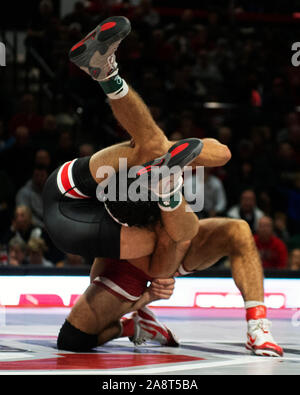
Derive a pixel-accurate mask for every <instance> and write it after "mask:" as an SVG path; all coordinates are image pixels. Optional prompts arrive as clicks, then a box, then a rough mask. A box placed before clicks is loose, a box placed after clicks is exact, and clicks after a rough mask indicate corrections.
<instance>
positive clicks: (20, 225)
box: [2, 205, 42, 245]
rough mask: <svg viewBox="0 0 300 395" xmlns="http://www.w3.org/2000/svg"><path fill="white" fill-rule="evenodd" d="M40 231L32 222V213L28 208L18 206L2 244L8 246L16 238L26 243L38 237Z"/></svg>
mask: <svg viewBox="0 0 300 395" xmlns="http://www.w3.org/2000/svg"><path fill="white" fill-rule="evenodd" d="M41 234H42V229H41V228H40V227H38V226H36V225H34V224H33V222H32V212H31V210H30V208H29V207H28V206H25V205H20V206H17V207H16V209H15V214H14V218H13V220H12V223H11V226H10V229H9V230H8V231H7V232H6V234H5V235H4V237H3V239H2V243H3V244H6V245H8V243H9V241H10V240H11V239H12V238H13V237H15V236H17V237H18V238H19V239H20V240H23V241H24V242H25V243H27V242H28V241H29V240H30V239H31V238H32V237H40V236H41Z"/></svg>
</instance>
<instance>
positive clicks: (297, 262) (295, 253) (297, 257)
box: [289, 248, 300, 271]
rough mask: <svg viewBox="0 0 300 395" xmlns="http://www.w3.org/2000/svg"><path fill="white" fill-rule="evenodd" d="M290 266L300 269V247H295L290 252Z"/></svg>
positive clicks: (292, 268) (293, 268)
mask: <svg viewBox="0 0 300 395" xmlns="http://www.w3.org/2000/svg"><path fill="white" fill-rule="evenodd" d="M289 258H290V262H289V268H290V269H291V270H298V271H300V248H295V249H294V250H292V251H291V252H290V257H289Z"/></svg>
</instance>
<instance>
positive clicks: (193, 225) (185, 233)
mask: <svg viewBox="0 0 300 395" xmlns="http://www.w3.org/2000/svg"><path fill="white" fill-rule="evenodd" d="M160 214H161V222H162V225H163V226H164V229H165V230H166V232H167V234H168V235H169V236H170V238H171V239H172V240H173V241H174V242H176V243H181V242H184V241H188V240H192V239H193V238H194V237H195V236H196V234H197V233H198V229H199V219H198V217H197V215H196V214H195V213H194V212H193V211H192V210H191V209H190V207H189V204H188V203H187V202H186V201H185V198H184V197H182V203H181V205H180V206H179V207H177V208H176V210H174V211H163V210H161V212H160ZM157 237H161V235H157Z"/></svg>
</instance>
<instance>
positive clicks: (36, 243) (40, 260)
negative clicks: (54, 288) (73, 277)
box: [27, 237, 54, 267]
mask: <svg viewBox="0 0 300 395" xmlns="http://www.w3.org/2000/svg"><path fill="white" fill-rule="evenodd" d="M27 246H28V261H29V264H30V265H37V266H42V267H53V266H54V265H53V263H52V262H50V261H48V260H47V259H46V258H45V256H44V254H45V252H46V251H47V245H46V243H45V241H44V239H42V238H40V237H36V238H35V237H34V238H31V239H30V240H29V242H28V244H27Z"/></svg>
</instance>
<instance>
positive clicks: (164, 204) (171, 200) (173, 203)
mask: <svg viewBox="0 0 300 395" xmlns="http://www.w3.org/2000/svg"><path fill="white" fill-rule="evenodd" d="M181 203H182V194H181V192H180V191H177V192H175V193H174V195H172V196H169V197H168V198H167V199H166V198H164V199H163V198H159V199H158V206H159V208H160V209H161V210H163V211H174V210H176V209H177V208H178V207H179V206H180V205H181Z"/></svg>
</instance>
